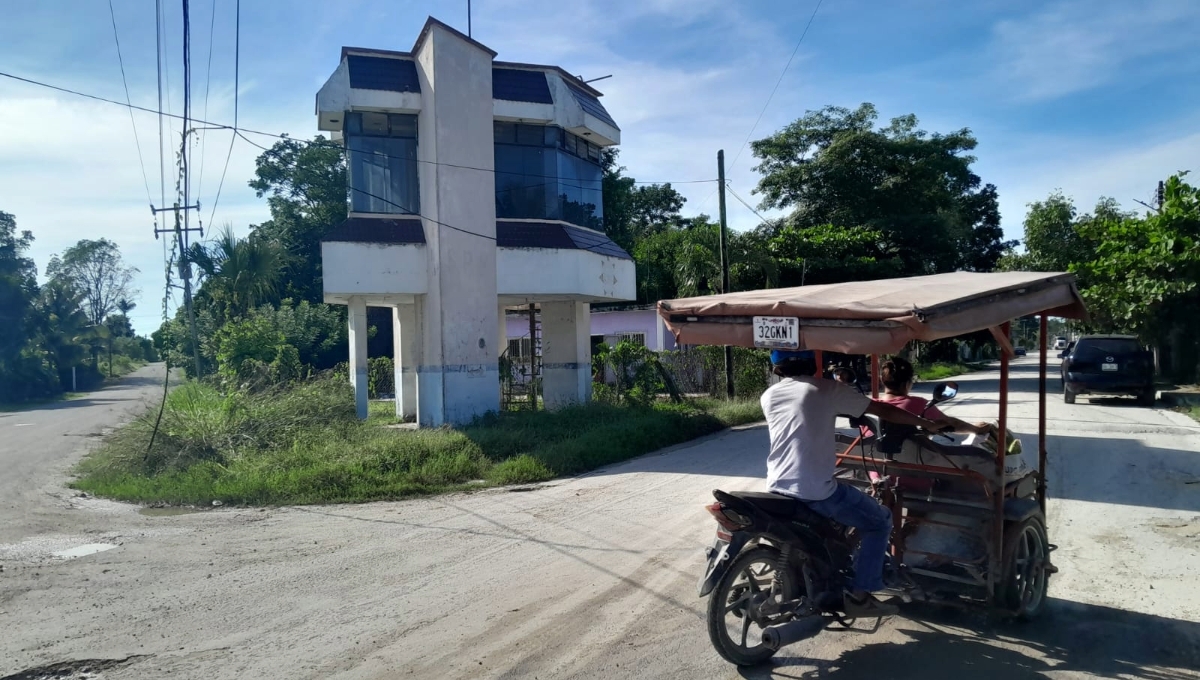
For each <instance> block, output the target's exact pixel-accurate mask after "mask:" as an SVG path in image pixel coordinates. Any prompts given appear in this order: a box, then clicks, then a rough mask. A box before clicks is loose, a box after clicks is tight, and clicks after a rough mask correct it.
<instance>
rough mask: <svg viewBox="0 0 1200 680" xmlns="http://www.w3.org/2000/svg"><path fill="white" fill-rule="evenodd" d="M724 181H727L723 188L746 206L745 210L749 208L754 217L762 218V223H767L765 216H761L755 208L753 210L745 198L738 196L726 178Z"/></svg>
mask: <svg viewBox="0 0 1200 680" xmlns="http://www.w3.org/2000/svg"><path fill="white" fill-rule="evenodd" d="M726 182H727V183H726V186H725V190H726V191H728V192H729V193H730V194H732V195H733V197H734V198H736V199H737V200H738V203H741V204H742V205H744V206H746V209H747V210H749V211H750V212H752V213H754V216H755V217H757V218H758V219H760V220H762V223H763V224H766V223H767V218H765V217H763V216H762V215H761V214H759V212H758V211H757V210H755V209H754V208H752V207H751V206H750V204H749V203H747V202H746V199H744V198H742V197H741V196H738V194H737V192H736V191H734V190H733V187H731V186H728V180H727V181H726Z"/></svg>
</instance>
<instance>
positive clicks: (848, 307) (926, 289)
mask: <svg viewBox="0 0 1200 680" xmlns="http://www.w3.org/2000/svg"><path fill="white" fill-rule="evenodd" d="M658 313H659V315H660V316H662V318H663V320H664V321H665V322H666V325H667V328H669V329H670V330H671V332H672V333H674V334H675V338H676V341H677V342H678V343H680V344H689V345H736V346H742V347H754V327H753V317H756V316H761V317H794V318H797V319H799V326H800V332H799V345H800V347H801V348H806V349H820V350H828V351H834V352H844V353H847V354H889V353H893V352H898V351H900V349H902V348H903V347H904V345H906V344H907V343H908V342H910V341H912V340H923V341H931V340H939V339H941V338H949V337H953V336H956V335H965V334H967V333H973V332H975V331H981V330H985V329H987V328H991V327H994V326H999V325H1000V324H1002V323H1004V322H1006V321H1010V320H1012V319H1015V318H1018V317H1022V316H1029V315H1032V314H1042V313H1045V314H1048V315H1050V316H1059V317H1065V318H1069V319H1081V318H1086V316H1087V309H1086V308H1085V307H1084V304H1083V300H1082V298H1080V296H1079V291H1078V290H1077V289H1076V288H1075V277H1074V276H1072V275H1070V274H1064V273H1046V272H999V273H988V274H980V273H974V272H955V273H953V274H936V275H933V276H914V277H910V278H903V279H881V280H877V281H852V282H849V283H834V284H827V285H820V286H800V287H798V288H775V289H768V290H754V291H746V292H742V293H726V294H724V295H710V296H707V297H696V298H683V299H679V300H662V301H660V302H659V303H658Z"/></svg>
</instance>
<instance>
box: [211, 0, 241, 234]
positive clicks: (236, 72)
mask: <svg viewBox="0 0 1200 680" xmlns="http://www.w3.org/2000/svg"><path fill="white" fill-rule="evenodd" d="M213 5H214V8H215V6H216V0H213ZM213 13H214V14H216V10H215V9H214V10H213ZM233 36H234V37H233V134H231V135H230V136H229V150H228V151H226V152H225V167H224V168H223V169H222V170H221V181H220V182H218V183H217V195H216V198H214V199H213V207H212V212H210V213H209V214H208V223H209V225H210V226H211V225H212V223H213V218H214V217H215V216H216V214H217V206H218V205H219V204H220V203H221V189H222V188H224V186H225V173H227V172H229V159H230V158H232V157H233V143H234V142H235V141H237V125H238V88H239V87H240V86H239V83H238V81H239V79H240V75H241V68H242V67H241V62H242V0H237V3H236V5H235V8H234V28H233ZM210 63H211V62H210ZM206 108H207V107H206ZM207 117H208V116H207V114H206V115H205V118H207Z"/></svg>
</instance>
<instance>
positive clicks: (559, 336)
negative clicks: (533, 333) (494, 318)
mask: <svg viewBox="0 0 1200 680" xmlns="http://www.w3.org/2000/svg"><path fill="white" fill-rule="evenodd" d="M590 312H591V305H589V304H588V303H586V302H543V303H542V398H543V399H544V400H545V402H546V408H548V409H554V408H562V407H564V406H570V405H571V404H582V403H585V402H587V401H590V400H591V398H592V343H591V338H592V335H591V333H592V331H591V314H590Z"/></svg>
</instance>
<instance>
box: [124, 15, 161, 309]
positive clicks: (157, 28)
mask: <svg viewBox="0 0 1200 680" xmlns="http://www.w3.org/2000/svg"><path fill="white" fill-rule="evenodd" d="M162 34H163V31H162V0H154V51H155V56H154V60H155V61H154V63H155V69H156V70H157V72H158V190H159V200H160V201H161V203H160V205H162V206H166V204H167V157H166V147H165V146H164V142H163V140H164V135H163V120H164V119H163V55H162ZM129 115H131V116H132V115H133V114H132V113H130V114H129ZM154 215H155V217H154V229H155V234H157V233H158V231H157V229H158V213H154ZM163 259H164V260H165V259H167V242H166V241H163ZM163 315H164V317H165V315H166V311H164V312H163ZM164 320H165V319H164Z"/></svg>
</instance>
